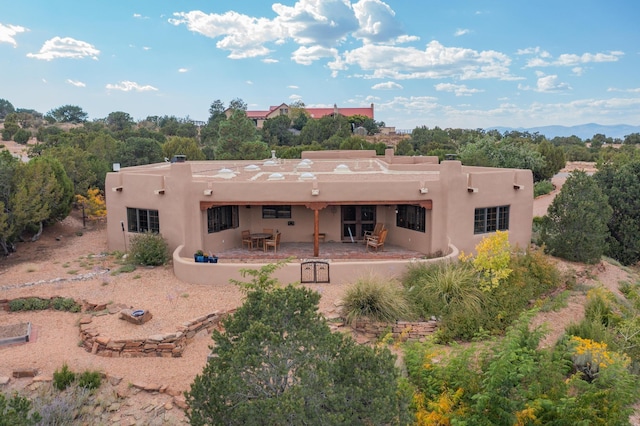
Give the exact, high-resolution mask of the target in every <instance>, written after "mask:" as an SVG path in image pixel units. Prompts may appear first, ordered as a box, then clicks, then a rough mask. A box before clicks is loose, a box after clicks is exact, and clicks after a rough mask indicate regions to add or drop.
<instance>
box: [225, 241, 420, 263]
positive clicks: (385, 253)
mask: <svg viewBox="0 0 640 426" xmlns="http://www.w3.org/2000/svg"><path fill="white" fill-rule="evenodd" d="M213 254H215V255H216V256H217V257H218V262H219V263H229V262H257V263H269V262H274V261H277V260H280V259H287V258H293V259H296V260H305V259H327V260H332V261H339V260H371V261H378V260H399V259H404V260H410V259H423V258H426V257H427V256H426V255H425V254H424V253H420V252H418V251H414V250H410V249H407V248H405V247H401V246H397V245H391V244H385V245H384V248H382V249H380V250H378V251H377V252H376V251H375V250H367V248H366V246H365V244H364V243H363V242H362V241H356V242H354V243H351V242H349V243H343V242H326V243H320V244H319V255H318V256H317V257H316V256H314V244H313V243H312V242H308V243H307V242H290V243H286V242H283V243H280V246H279V247H278V249H277V251H276V252H275V253H274V250H273V248H269V249H268V251H264V250H263V249H262V248H254V249H253V250H249V249H247V248H246V247H245V248H241V247H235V248H229V249H225V250H222V251H219V252H216V253H213Z"/></svg>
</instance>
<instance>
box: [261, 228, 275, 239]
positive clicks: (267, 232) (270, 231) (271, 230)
mask: <svg viewBox="0 0 640 426" xmlns="http://www.w3.org/2000/svg"><path fill="white" fill-rule="evenodd" d="M262 232H263V233H265V234H271V237H269V238H273V228H262Z"/></svg>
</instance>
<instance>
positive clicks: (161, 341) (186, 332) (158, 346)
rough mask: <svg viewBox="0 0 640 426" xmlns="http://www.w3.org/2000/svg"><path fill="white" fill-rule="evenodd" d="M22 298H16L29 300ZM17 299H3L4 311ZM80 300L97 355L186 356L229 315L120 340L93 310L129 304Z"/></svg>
mask: <svg viewBox="0 0 640 426" xmlns="http://www.w3.org/2000/svg"><path fill="white" fill-rule="evenodd" d="M32 297H33V296H29V297H18V298H16V299H27V298H32ZM57 297H59V296H52V297H47V298H43V297H37V298H38V299H41V300H53V299H55V298H57ZM11 300H14V299H0V310H4V311H9V303H10V302H11ZM76 303H79V304H80V305H81V306H82V310H83V311H84V312H85V315H84V316H83V317H82V318H80V338H81V340H82V346H83V347H84V348H85V350H86V351H87V352H91V353H92V354H94V355H99V356H104V357H112V358H118V357H119V358H139V357H167V358H169V357H173V358H178V357H181V356H182V352H183V351H184V348H185V347H186V346H187V344H188V343H189V342H190V341H191V339H193V337H194V336H195V335H196V334H197V333H199V332H200V331H202V330H206V331H207V333H211V332H212V331H213V329H214V328H216V327H218V323H219V322H220V320H221V319H222V318H223V317H224V316H225V315H227V313H225V312H219V311H215V312H212V313H210V314H206V315H203V316H201V317H198V318H195V319H193V320H190V321H186V322H184V323H183V324H182V325H181V326H179V327H178V329H177V330H176V331H175V332H173V333H162V334H155V335H152V336H149V337H146V338H140V339H117V338H111V337H109V336H106V335H104V333H101V332H100V331H98V330H96V329H95V328H94V327H93V326H92V322H93V316H92V315H90V313H92V312H94V313H95V312H102V313H104V314H115V313H117V312H120V311H121V310H122V309H123V308H126V307H127V306H125V305H121V304H118V305H113V304H107V303H92V302H88V301H86V300H82V301H80V302H78V301H77V300H76Z"/></svg>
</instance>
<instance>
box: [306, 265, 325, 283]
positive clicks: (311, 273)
mask: <svg viewBox="0 0 640 426" xmlns="http://www.w3.org/2000/svg"><path fill="white" fill-rule="evenodd" d="M300 282H301V283H328V282H329V262H320V261H313V260H310V261H308V262H302V263H301V264H300Z"/></svg>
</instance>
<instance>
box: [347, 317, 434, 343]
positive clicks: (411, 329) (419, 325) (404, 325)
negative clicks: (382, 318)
mask: <svg viewBox="0 0 640 426" xmlns="http://www.w3.org/2000/svg"><path fill="white" fill-rule="evenodd" d="M437 328H438V322H437V321H435V320H430V321H416V322H411V321H396V322H395V323H393V324H388V323H384V322H375V321H369V320H366V319H359V320H357V321H356V324H355V327H354V329H355V330H356V331H357V332H360V333H364V334H365V335H368V336H371V337H376V338H379V337H381V336H383V335H385V334H387V333H389V332H390V333H391V335H392V336H393V338H394V339H398V338H402V339H403V340H423V339H424V338H425V337H427V336H429V335H431V334H433V333H434V332H435V331H436V330H437Z"/></svg>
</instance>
